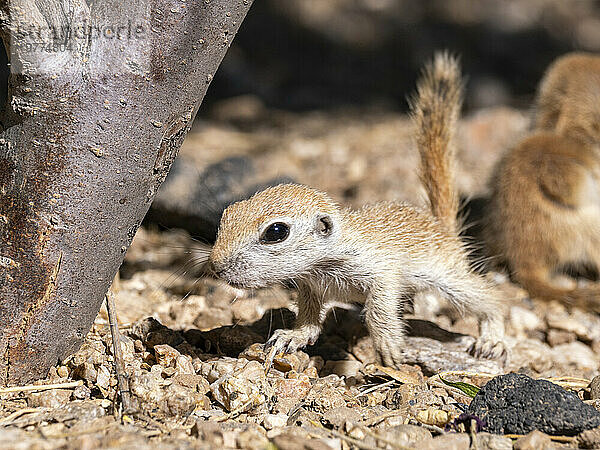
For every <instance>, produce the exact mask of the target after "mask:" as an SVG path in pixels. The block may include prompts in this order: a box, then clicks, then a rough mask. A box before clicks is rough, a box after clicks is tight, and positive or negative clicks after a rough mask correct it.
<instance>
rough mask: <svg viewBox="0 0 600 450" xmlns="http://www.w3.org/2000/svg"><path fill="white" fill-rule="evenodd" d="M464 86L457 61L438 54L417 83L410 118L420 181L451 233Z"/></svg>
mask: <svg viewBox="0 0 600 450" xmlns="http://www.w3.org/2000/svg"><path fill="white" fill-rule="evenodd" d="M462 95H463V83H462V78H461V73H460V67H459V64H458V61H457V60H456V58H454V57H452V56H450V55H449V54H448V53H446V52H442V53H436V54H435V56H434V58H433V61H431V62H430V63H428V64H427V65H426V66H425V68H424V69H423V72H422V74H421V77H420V78H419V80H418V81H417V92H416V95H415V96H414V98H413V99H412V100H411V102H410V104H411V117H412V120H413V123H414V124H415V128H416V142H417V146H418V148H419V153H420V155H421V172H420V176H421V181H422V183H423V186H424V187H425V190H426V191H427V197H428V198H429V204H430V207H431V212H432V213H433V215H434V216H436V217H437V218H438V219H439V220H440V221H441V222H442V223H443V224H444V225H446V226H447V227H448V229H449V230H451V231H453V232H455V233H457V232H458V227H459V224H458V218H457V214H458V205H459V199H458V193H457V192H456V186H455V182H454V177H455V173H456V172H455V153H456V150H455V147H454V142H453V141H454V135H455V132H456V122H457V120H458V118H459V115H460V108H461V105H462Z"/></svg>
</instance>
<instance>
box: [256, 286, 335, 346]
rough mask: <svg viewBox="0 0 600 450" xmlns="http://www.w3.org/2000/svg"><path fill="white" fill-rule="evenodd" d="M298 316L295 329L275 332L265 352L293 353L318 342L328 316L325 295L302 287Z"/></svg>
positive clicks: (300, 288)
mask: <svg viewBox="0 0 600 450" xmlns="http://www.w3.org/2000/svg"><path fill="white" fill-rule="evenodd" d="M297 301H298V315H297V316H296V323H295V325H294V328H293V329H291V330H289V329H287V330H286V329H278V330H275V332H274V333H273V335H272V336H271V337H270V338H269V340H268V341H267V342H266V344H265V346H264V350H265V352H268V351H269V350H273V348H274V349H275V351H274V352H273V353H272V354H273V355H276V354H278V353H281V352H283V353H293V352H295V351H296V350H299V349H302V348H304V347H306V346H307V345H313V344H314V343H315V342H317V339H318V338H319V334H321V329H322V327H323V322H324V321H325V317H326V315H327V309H326V307H325V306H326V305H325V302H324V299H323V295H322V294H320V293H318V292H314V291H313V290H312V289H310V288H309V287H308V286H304V285H300V286H299V290H298V300H297Z"/></svg>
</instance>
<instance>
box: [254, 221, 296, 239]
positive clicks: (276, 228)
mask: <svg viewBox="0 0 600 450" xmlns="http://www.w3.org/2000/svg"><path fill="white" fill-rule="evenodd" d="M289 235H290V227H288V226H287V225H286V224H285V223H281V222H277V223H273V224H271V225H269V228H267V229H266V230H265V231H264V232H263V234H262V236H261V237H260V242H262V243H263V244H275V243H276V242H281V241H285V240H286V239H287V237H288V236H289Z"/></svg>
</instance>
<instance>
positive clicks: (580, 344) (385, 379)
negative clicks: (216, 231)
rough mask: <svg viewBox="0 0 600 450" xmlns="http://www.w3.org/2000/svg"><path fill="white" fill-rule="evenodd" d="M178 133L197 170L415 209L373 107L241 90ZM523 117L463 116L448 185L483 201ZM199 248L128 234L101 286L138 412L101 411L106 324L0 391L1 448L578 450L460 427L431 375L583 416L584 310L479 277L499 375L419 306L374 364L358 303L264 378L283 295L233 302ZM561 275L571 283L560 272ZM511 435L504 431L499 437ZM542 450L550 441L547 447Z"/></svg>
mask: <svg viewBox="0 0 600 450" xmlns="http://www.w3.org/2000/svg"><path fill="white" fill-rule="evenodd" d="M211 117H212V118H211V119H210V120H207V121H205V122H202V123H200V124H199V125H198V126H197V127H196V128H195V129H194V130H193V131H192V132H191V133H190V135H189V136H188V138H187V140H186V142H185V144H184V147H183V149H182V152H181V157H182V158H185V159H187V160H188V161H189V163H190V164H191V165H194V166H196V167H197V168H198V170H199V171H200V170H202V168H203V167H206V165H208V164H211V163H214V162H216V161H218V160H219V159H222V158H225V157H228V156H232V155H244V156H246V157H248V158H250V159H251V160H252V161H253V163H254V165H255V166H256V168H257V173H260V174H261V176H262V177H266V178H268V177H276V176H282V175H286V176H290V177H292V178H294V179H295V180H297V181H299V182H303V183H307V184H311V185H313V186H315V187H318V188H321V189H324V190H326V191H328V192H330V193H331V194H332V195H333V196H334V197H335V198H336V199H338V200H339V201H340V202H342V203H344V204H349V205H360V204H362V203H365V202H368V201H376V200H382V199H402V200H409V201H412V202H414V203H418V204H419V203H422V201H423V192H422V190H421V188H420V186H419V184H418V178H417V176H416V174H415V167H416V162H417V159H416V151H415V149H414V146H413V144H412V142H411V138H410V136H411V131H410V125H409V122H408V120H407V118H406V117H405V116H402V115H399V114H395V113H389V112H385V111H374V110H343V111H337V112H328V113H319V112H313V113H287V112H285V113H284V112H281V111H274V110H267V109H266V108H264V107H263V106H262V105H261V104H260V102H258V101H257V100H256V99H254V98H249V97H244V98H238V99H235V100H230V101H228V102H225V103H221V104H219V105H217V107H215V109H214V111H213V113H212V116H211ZM526 126H527V120H526V115H524V114H523V113H522V112H519V111H515V110H510V109H489V110H482V111H480V112H478V113H477V114H475V115H473V116H470V117H467V118H466V119H465V120H464V121H463V123H462V125H461V132H460V136H459V144H460V152H459V158H460V172H459V185H460V188H461V191H462V192H463V193H464V194H466V195H469V196H478V195H485V193H486V179H487V177H488V176H489V172H490V170H491V167H492V166H493V164H494V162H495V160H496V159H497V157H498V155H499V154H500V152H501V151H502V150H503V149H504V148H506V147H507V146H509V145H511V143H512V142H514V141H515V140H516V139H518V138H519V136H521V135H522V134H523V133H524V131H525V129H526ZM202 247H203V245H202V244H201V243H200V242H198V241H195V240H193V239H191V238H190V237H189V236H188V235H187V234H186V233H185V232H183V231H180V230H170V231H164V230H163V231H159V230H158V229H157V228H156V227H154V226H149V227H146V228H141V229H140V230H139V231H138V234H137V236H136V237H135V239H134V242H133V244H132V246H131V248H130V249H129V251H128V253H127V256H126V261H125V264H124V266H123V268H122V270H121V279H120V281H118V283H115V285H114V286H113V290H114V292H115V298H116V303H117V309H118V316H119V322H120V328H121V332H122V334H123V337H122V341H121V349H122V352H123V358H124V361H125V366H126V367H125V372H126V373H127V374H128V375H129V378H130V390H131V396H132V401H133V404H134V406H135V409H136V410H137V412H136V413H134V414H123V415H122V417H121V418H119V408H115V403H114V399H115V395H116V385H117V381H116V376H115V372H114V368H113V360H114V358H113V354H112V350H111V338H110V333H109V329H108V324H107V314H106V311H105V310H104V309H103V310H102V311H101V312H100V314H99V315H98V317H97V319H96V321H95V324H94V326H93V329H92V330H91V332H90V333H89V335H88V337H87V339H86V341H85V344H84V345H83V347H82V348H81V350H80V351H79V352H78V353H77V354H75V355H73V356H72V357H70V358H69V359H68V360H67V361H63V362H62V363H61V364H60V365H58V366H57V367H56V368H54V369H52V371H51V373H50V374H49V376H48V378H47V379H46V380H41V381H40V382H39V384H40V385H46V384H55V385H56V386H55V387H54V388H52V389H46V390H41V388H39V387H38V388H27V387H25V388H23V387H21V388H19V387H17V388H15V389H14V390H13V391H12V392H6V391H5V390H0V399H1V400H2V401H1V403H0V426H1V427H2V428H1V430H2V431H1V433H2V434H1V435H2V439H1V440H0V448H2V449H4V448H7V449H8V448H11V449H13V448H37V449H55V448H56V449H58V448H61V449H63V448H78V449H79V448H123V449H124V448H134V447H138V448H147V447H152V448H169V449H170V448H178V449H179V448H213V447H217V446H218V447H221V448H273V449H274V448H282V449H296V448H298V449H328V448H332V449H346V448H353V447H355V448H389V449H402V448H420V449H434V448H445V449H449V448H456V449H463V448H464V449H467V448H469V447H470V446H471V448H479V449H501V448H502V449H504V448H507V449H509V448H513V447H512V446H513V445H514V446H515V447H514V448H521V449H525V448H554V447H558V446H570V447H572V448H576V447H577V446H578V445H579V446H582V447H584V448H592V447H593V446H594V445H597V443H598V442H600V440H599V437H598V432H596V431H595V430H594V431H591V432H586V433H584V434H582V435H580V436H578V437H575V438H564V439H559V440H558V441H554V442H552V443H551V442H550V438H549V437H548V436H546V435H543V434H541V433H533V434H530V435H528V436H527V437H524V438H520V439H519V440H516V437H514V436H512V437H506V436H496V435H490V434H487V433H478V434H475V433H467V432H465V430H466V429H465V425H464V423H462V422H461V421H460V420H458V421H456V420H455V419H456V418H457V417H458V416H459V415H460V414H461V413H462V412H464V411H465V409H466V406H467V405H468V404H469V402H470V397H468V396H467V395H465V394H464V393H463V392H461V391H460V390H458V389H456V388H454V387H451V386H448V385H446V384H444V383H443V382H442V381H441V379H440V374H442V377H443V378H444V379H446V380H452V381H464V382H468V383H471V384H474V385H478V386H481V385H483V384H485V383H486V382H487V381H488V380H489V379H490V378H491V377H493V376H494V375H498V374H501V373H508V372H520V373H524V374H527V375H529V376H532V377H534V378H545V379H550V380H552V381H555V382H557V383H558V384H560V385H561V386H563V387H565V388H567V389H570V390H572V391H575V392H577V393H578V395H579V396H580V397H581V398H582V399H584V400H585V401H586V402H588V403H590V404H592V405H594V406H596V400H594V399H595V397H596V394H597V392H596V390H597V389H590V388H589V387H588V385H589V383H590V381H591V380H592V379H593V377H594V376H596V375H597V374H598V363H599V355H600V353H599V351H600V318H599V317H598V316H597V315H595V314H590V313H586V312H583V311H581V310H578V309H573V310H570V311H568V310H566V309H565V308H564V307H563V306H561V305H558V304H554V303H544V302H541V301H539V300H536V299H530V298H528V296H527V294H526V293H525V292H524V291H523V290H522V289H520V288H519V287H518V286H516V285H514V284H512V283H511V282H510V281H509V280H508V278H507V276H506V275H505V274H503V273H497V272H491V273H489V274H487V276H489V277H490V278H491V279H492V280H494V281H495V282H496V283H497V284H498V286H499V289H500V290H501V292H502V293H503V295H504V298H505V303H504V306H505V308H504V314H505V323H506V328H507V334H508V336H507V342H508V346H509V347H510V349H511V358H510V362H509V363H508V365H507V366H505V367H501V366H500V365H499V364H498V363H497V362H494V361H486V360H476V359H473V358H471V357H470V356H469V355H467V354H466V353H465V349H466V348H467V347H468V345H469V344H470V343H471V342H472V340H473V339H474V336H476V335H477V326H476V325H477V324H476V320H475V319H474V318H473V317H461V316H459V315H458V314H457V313H456V312H454V311H452V310H451V309H449V308H447V306H446V305H443V304H441V305H440V306H439V307H437V308H435V307H432V305H435V303H436V302H435V301H432V298H430V297H428V296H422V297H419V298H417V299H416V300H415V305H414V312H413V313H412V314H410V315H408V316H407V318H408V319H409V327H410V333H409V336H408V337H407V351H406V361H405V365H404V366H402V367H401V368H399V369H398V370H390V369H388V368H381V367H378V366H376V365H374V364H373V360H374V350H373V347H372V345H371V343H370V340H369V338H368V336H367V332H366V329H365V327H364V324H363V322H362V320H361V317H360V311H358V310H356V309H352V308H347V307H346V308H337V309H335V310H334V312H333V313H330V317H329V319H328V322H327V324H326V327H325V331H324V333H323V335H322V336H321V338H320V340H319V341H318V342H317V344H316V345H315V346H313V347H310V348H308V349H306V350H305V351H300V352H297V353H295V354H291V355H286V356H283V357H280V358H276V360H275V364H274V367H273V368H272V369H271V370H270V371H269V372H268V373H265V370H264V366H263V361H264V354H263V353H262V351H261V348H260V345H259V344H260V343H262V342H264V341H265V340H266V338H267V336H269V335H270V333H271V332H272V331H273V330H274V329H276V328H278V327H282V326H285V327H289V326H291V325H292V323H293V309H294V307H293V297H294V294H293V293H291V292H287V291H285V290H283V289H279V288H277V289H268V290H260V291H253V292H246V293H241V292H236V291H234V290H232V289H231V288H228V287H227V286H224V285H222V284H220V283H219V282H217V281H214V280H211V279H206V278H201V277H200V278H199V277H198V274H199V270H198V267H199V260H200V253H198V252H197V251H196V249H198V248H202ZM565 282H571V283H572V282H573V280H568V279H566V280H565ZM511 438H512V439H511ZM553 446H554V447H553Z"/></svg>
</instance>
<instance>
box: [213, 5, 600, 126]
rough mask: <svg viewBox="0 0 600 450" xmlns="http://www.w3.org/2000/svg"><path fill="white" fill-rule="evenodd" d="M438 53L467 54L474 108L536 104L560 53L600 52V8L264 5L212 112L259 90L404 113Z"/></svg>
mask: <svg viewBox="0 0 600 450" xmlns="http://www.w3.org/2000/svg"><path fill="white" fill-rule="evenodd" d="M437 49H448V50H450V51H452V52H454V53H456V54H458V55H460V56H461V59H462V62H463V67H464V71H465V73H467V74H468V75H469V80H468V81H469V87H468V96H467V99H466V106H467V108H469V109H473V108H480V107H487V106H491V105H497V104H510V105H513V106H517V107H527V106H528V104H529V101H530V100H531V95H532V93H533V91H534V89H535V86H536V83H537V82H538V80H539V78H540V76H541V75H542V73H543V71H544V69H545V68H546V66H547V65H548V64H549V63H550V61H552V60H553V59H554V58H555V57H556V56H558V55H560V54H562V53H565V52H568V51H571V50H586V51H599V50H600V2H599V1H598V0H476V1H474V0H426V1H419V0H326V1H324V0H285V1H281V0H256V1H255V2H254V4H253V6H252V8H251V10H250V12H249V14H248V16H247V17H246V20H245V22H244V24H243V25H242V27H241V29H240V31H239V33H238V35H237V36H236V38H235V40H234V42H233V45H232V47H231V49H230V50H229V53H228V54H227V56H226V57H225V60H224V61H223V64H222V66H221V68H220V69H219V71H218V73H217V76H216V77H215V79H214V81H213V83H212V86H211V88H210V90H209V94H208V96H207V98H206V101H205V106H208V105H210V104H212V103H214V102H216V101H218V100H219V99H222V98H226V97H231V96H236V95H241V94H252V95H255V96H257V97H258V98H259V99H260V100H261V101H262V102H264V103H265V104H266V105H267V106H270V107H277V108H284V109H293V110H307V109H315V108H319V109H322V108H332V107H337V106H340V105H348V104H353V105H354V104H359V105H371V106H372V105H376V106H381V107H387V108H394V109H400V110H404V109H406V102H405V97H406V93H407V92H410V91H411V89H412V88H413V86H414V81H415V78H416V76H417V73H418V70H419V68H420V67H421V66H422V64H423V61H424V60H425V59H427V58H429V57H430V56H431V54H432V53H433V52H434V51H435V50H437ZM207 110H208V108H206V107H205V108H203V110H202V111H201V113H202V114H206V113H207Z"/></svg>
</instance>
